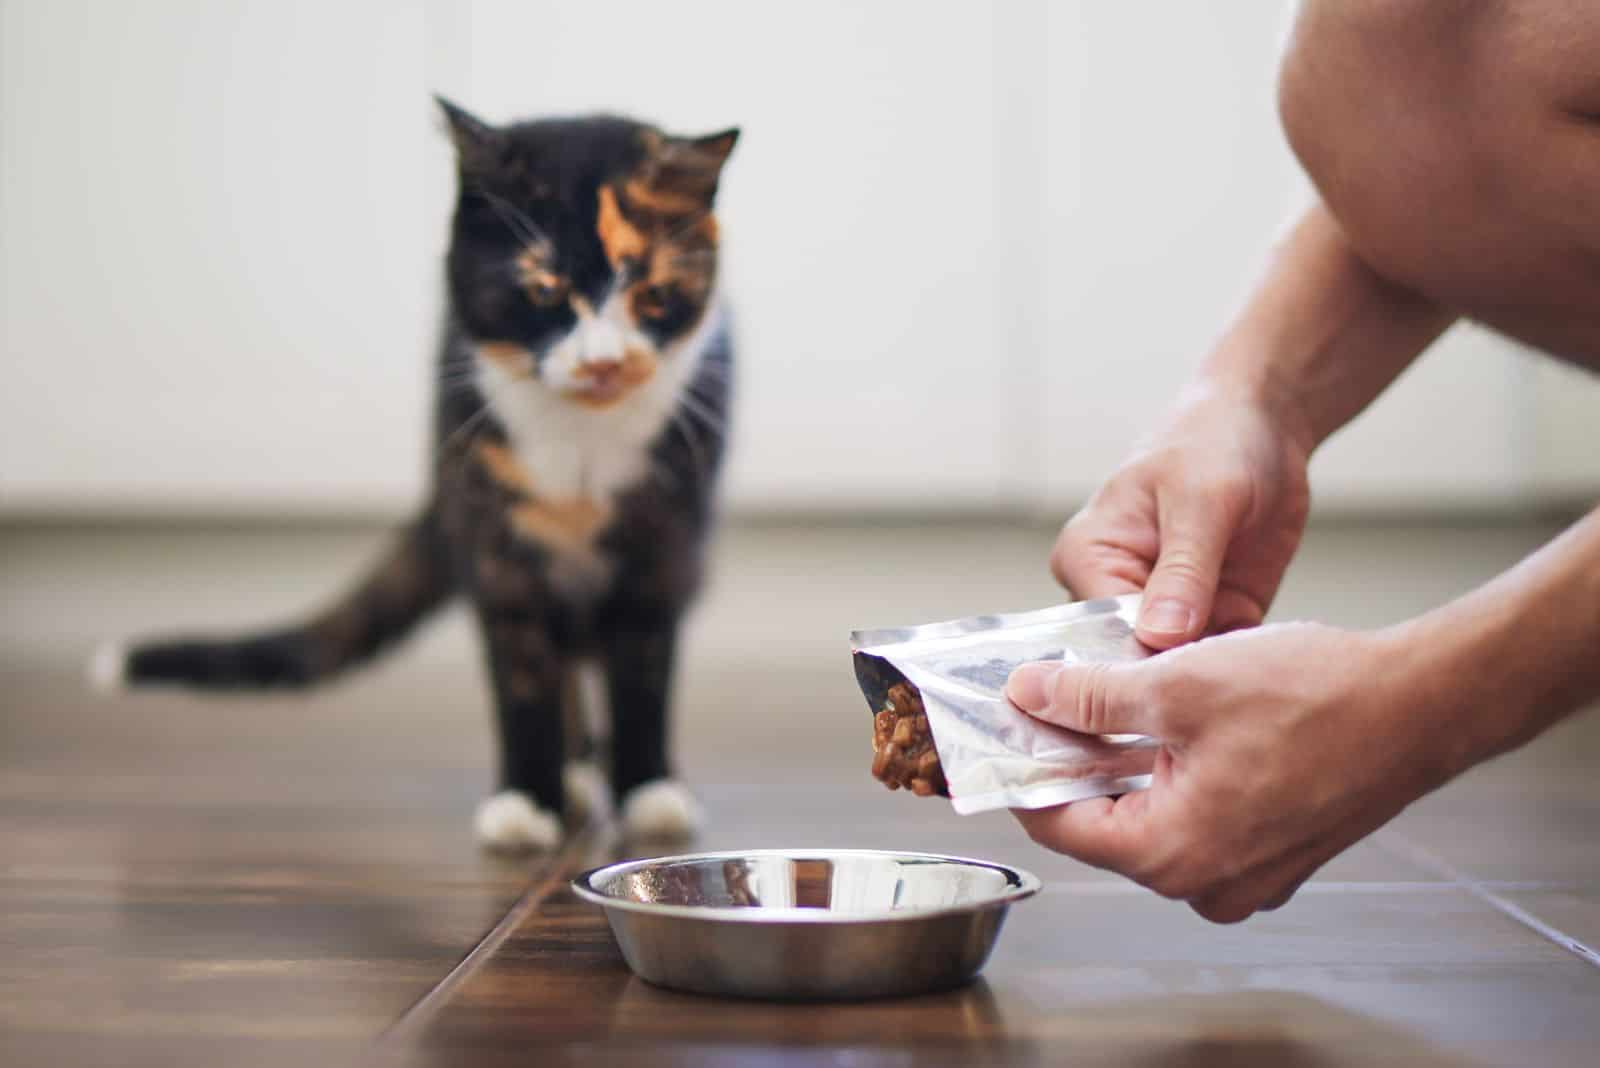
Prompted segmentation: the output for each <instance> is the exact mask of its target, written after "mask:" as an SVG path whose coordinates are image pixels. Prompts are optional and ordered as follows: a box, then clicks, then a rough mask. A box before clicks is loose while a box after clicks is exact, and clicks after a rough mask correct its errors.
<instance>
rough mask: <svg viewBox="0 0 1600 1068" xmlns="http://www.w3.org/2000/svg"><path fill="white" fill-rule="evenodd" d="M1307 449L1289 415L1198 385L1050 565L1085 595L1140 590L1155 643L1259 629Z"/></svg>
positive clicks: (1283, 552) (1287, 547) (1145, 626)
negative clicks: (1244, 628)
mask: <svg viewBox="0 0 1600 1068" xmlns="http://www.w3.org/2000/svg"><path fill="white" fill-rule="evenodd" d="M1310 454H1311V443H1310V442H1309V441H1308V440H1307V435H1306V434H1305V433H1304V432H1302V431H1301V430H1300V428H1299V427H1297V426H1296V425H1295V421H1294V419H1292V418H1290V417H1288V416H1286V415H1284V414H1282V413H1276V412H1273V411H1271V410H1269V408H1268V406H1267V405H1265V404H1264V403H1261V402H1259V401H1256V400H1252V399H1249V398H1246V397H1243V396H1240V395H1238V394H1236V393H1229V392H1225V391H1222V390H1219V389H1216V388H1209V387H1204V386H1202V387H1197V388H1193V389H1191V390H1190V391H1188V392H1187V393H1186V394H1185V396H1184V397H1183V398H1182V399H1181V400H1180V402H1179V404H1178V406H1177V408H1176V409H1175V410H1174V412H1173V413H1172V415H1171V416H1170V417H1169V418H1168V420H1167V422H1166V424H1165V426H1164V427H1163V428H1162V429H1161V430H1160V431H1159V432H1158V433H1157V434H1156V435H1155V436H1154V437H1153V438H1152V439H1151V440H1150V441H1149V443H1148V444H1147V445H1146V446H1145V447H1144V448H1142V449H1141V450H1140V451H1139V452H1137V453H1136V454H1135V455H1134V456H1133V457H1132V458H1131V459H1129V460H1128V462H1127V463H1125V464H1123V466H1122V467H1121V468H1119V469H1118V470H1117V471H1116V473H1115V474H1113V475H1112V476H1111V478H1110V479H1109V480H1108V481H1107V482H1106V484H1105V485H1104V486H1102V487H1101V489H1100V491H1099V492H1098V493H1096V494H1095V495H1094V497H1093V498H1092V499H1091V500H1090V501H1089V503H1088V505H1087V506H1086V507H1085V508H1084V509H1083V510H1082V511H1081V512H1079V513H1078V514H1077V515H1075V516H1074V517H1073V518H1072V519H1071V520H1070V521H1069V522H1068V523H1067V525H1066V526H1065V527H1064V528H1063V529H1062V531H1061V535H1060V537H1059V538H1057V540H1056V545H1055V550H1054V552H1053V553H1052V554H1051V558H1050V566H1051V570H1052V571H1053V572H1054V573H1055V576H1056V579H1057V580H1058V581H1059V582H1060V583H1061V584H1062V585H1063V586H1065V587H1066V588H1067V589H1069V590H1070V591H1072V594H1073V596H1075V597H1079V598H1091V597H1113V596H1116V595H1118V594H1124V593H1135V592H1138V591H1141V590H1142V591H1144V606H1143V608H1142V610H1141V612H1140V616H1139V625H1138V635H1139V639H1140V640H1141V641H1143V642H1144V643H1145V644H1146V645H1148V646H1150V647H1151V648H1154V649H1167V648H1171V647H1172V646H1175V645H1181V644H1182V643H1184V642H1186V641H1192V640H1193V639H1195V638H1197V637H1200V636H1201V635H1202V634H1206V633H1220V632H1223V631H1228V630H1235V629H1238V628H1240V627H1249V626H1255V625H1256V624H1258V623H1260V622H1261V621H1262V619H1263V618H1265V616H1266V613H1267V608H1268V607H1269V606H1270V605H1271V603H1272V599H1273V596H1274V595H1275V594H1276V593H1277V590H1278V584H1279V583H1280V582H1281V581H1282V580H1283V573H1284V570H1285V569H1286V568H1288V566H1289V561H1290V559H1291V558H1292V557H1293V556H1294V551H1295V549H1296V548H1297V547H1298V546H1299V544H1300V535H1301V533H1302V532H1303V531H1304V529H1305V523H1306V514H1307V512H1308V511H1309V509H1310V504H1311V492H1310V488H1309V486H1308V484H1307V481H1306V465H1307V463H1308V461H1309V458H1310Z"/></svg>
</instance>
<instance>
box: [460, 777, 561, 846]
mask: <svg viewBox="0 0 1600 1068" xmlns="http://www.w3.org/2000/svg"><path fill="white" fill-rule="evenodd" d="M472 826H473V829H474V830H475V831H477V833H478V843H479V844H480V845H482V846H483V847H484V848H485V849H493V850H495V851H497V852H505V853H531V852H535V851H538V850H544V849H553V848H554V847H555V845H556V843H558V842H560V841H561V821H560V820H559V819H557V818H556V816H555V814H554V813H551V812H546V811H545V810H544V809H542V808H540V807H539V806H537V805H535V804H534V803H533V799H532V798H530V797H529V796H528V795H527V794H525V793H523V792H522V791H520V790H502V791H500V792H499V793H497V794H495V795H494V796H493V797H486V798H484V799H483V800H482V801H480V802H478V811H477V813H476V814H475V815H474V816H473V818H472Z"/></svg>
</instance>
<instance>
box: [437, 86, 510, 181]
mask: <svg viewBox="0 0 1600 1068" xmlns="http://www.w3.org/2000/svg"><path fill="white" fill-rule="evenodd" d="M433 99H434V100H435V101H436V102H437V103H438V105H439V110H440V111H442V112H444V120H445V124H446V125H447V126H448V127H449V132H450V140H451V142H452V143H454V144H455V146H456V159H457V160H458V161H459V162H460V164H461V170H462V173H464V174H471V173H475V172H479V171H483V170H486V169H488V168H489V167H491V166H493V164H494V163H495V161H496V160H498V159H499V158H500V150H501V146H502V144H503V141H504V135H502V134H501V132H500V130H498V129H497V128H496V127H493V126H491V125H489V124H488V123H486V122H484V121H483V120H482V119H480V118H478V117H477V116H476V115H474V114H472V113H471V112H470V111H468V110H467V109H466V108H464V107H461V106H460V105H459V104H456V103H455V102H453V101H451V100H447V99H445V98H444V97H442V96H440V95H439V94H438V93H435V94H433Z"/></svg>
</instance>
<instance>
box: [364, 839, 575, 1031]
mask: <svg viewBox="0 0 1600 1068" xmlns="http://www.w3.org/2000/svg"><path fill="white" fill-rule="evenodd" d="M586 838H587V835H584V834H579V835H577V836H575V837H574V838H573V839H572V840H571V841H569V842H568V843H567V844H566V845H565V846H564V847H563V848H562V849H561V850H560V851H558V852H556V853H553V854H551V856H550V867H549V869H548V870H547V873H545V874H542V875H541V876H540V877H539V878H538V879H537V881H535V882H534V883H532V884H531V885H530V886H529V887H528V889H527V890H526V891H525V892H524V893H523V894H522V896H521V897H519V898H517V900H516V901H514V902H513V903H512V904H511V907H510V908H508V909H506V912H505V915H503V916H501V917H500V919H499V920H498V921H496V923H495V925H494V926H493V927H491V928H489V930H488V931H487V932H486V933H485V934H484V936H483V937H482V938H480V939H478V941H477V943H476V944H475V945H473V947H472V948H471V949H469V950H468V951H467V952H466V954H465V955H464V956H463V957H462V958H461V959H460V960H459V961H457V962H456V964H455V967H453V968H451V969H450V970H449V971H448V972H446V973H445V974H444V976H442V977H441V978H440V979H439V981H438V982H437V983H434V984H433V986H431V987H429V988H428V989H427V990H426V991H424V992H423V994H422V996H421V997H419V998H417V1000H416V1001H414V1002H412V1003H411V1005H410V1007H408V1008H407V1009H406V1010H405V1011H404V1012H402V1013H401V1014H400V1015H399V1016H397V1017H396V1018H395V1019H394V1021H393V1022H392V1023H390V1024H389V1025H388V1026H387V1027H385V1028H384V1029H383V1030H382V1031H381V1032H379V1034H378V1036H377V1038H376V1039H375V1045H377V1046H379V1047H384V1046H393V1045H394V1044H396V1043H397V1042H399V1041H401V1040H402V1039H405V1038H407V1037H410V1036H411V1035H412V1034H413V1033H414V1032H416V1031H417V1030H418V1029H420V1028H421V1027H423V1026H424V1025H425V1024H426V1023H427V1021H428V1020H430V1019H432V1018H433V1016H434V1015H435V1014H436V1013H437V1012H438V1011H439V1009H440V1008H441V1007H443V1005H444V1004H445V1003H446V1002H448V1001H449V1000H450V997H451V996H452V995H453V994H454V993H455V991H456V990H457V989H459V988H460V986H461V985H462V984H463V983H464V982H466V981H467V979H468V978H470V977H471V976H472V975H473V974H475V973H476V972H477V971H478V969H479V968H480V967H481V966H482V965H483V964H484V962H485V961H487V960H489V959H490V958H492V957H493V956H494V954H495V951H496V950H498V949H499V948H500V947H501V946H503V945H504V944H505V943H506V940H507V939H509V938H510V937H511V935H512V934H513V932H515V931H516V929H517V928H518V927H520V926H522V921H523V920H525V919H526V918H527V917H528V916H529V915H531V914H532V913H533V912H534V911H535V910H536V909H538V907H539V906H540V905H542V904H543V903H544V901H545V899H546V898H548V897H549V896H550V895H551V894H552V893H554V892H555V890H556V889H557V888H558V887H560V885H561V884H562V882H563V881H564V879H565V878H566V873H567V871H568V869H569V867H570V862H571V861H572V860H573V858H574V857H577V856H580V855H581V854H582V852H583V849H584V847H585V840H586Z"/></svg>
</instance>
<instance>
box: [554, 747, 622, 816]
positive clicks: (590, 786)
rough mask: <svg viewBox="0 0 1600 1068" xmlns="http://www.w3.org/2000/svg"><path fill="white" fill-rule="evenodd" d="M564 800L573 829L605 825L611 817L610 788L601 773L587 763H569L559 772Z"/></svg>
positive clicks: (585, 761)
mask: <svg viewBox="0 0 1600 1068" xmlns="http://www.w3.org/2000/svg"><path fill="white" fill-rule="evenodd" d="M561 786H562V789H563V790H564V791H565V793H566V798H567V818H568V819H569V820H571V821H572V823H573V825H574V826H578V827H581V826H584V825H585V824H599V823H605V822H606V821H607V820H609V819H610V818H611V786H610V784H609V783H607V782H606V777H605V774H604V773H603V772H601V770H600V769H599V768H597V767H596V766H595V765H593V764H591V763H589V762H588V761H587V760H577V761H573V762H572V763H570V764H568V765H567V766H566V767H565V768H564V769H562V772H561Z"/></svg>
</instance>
